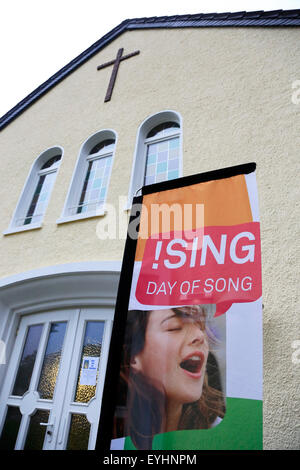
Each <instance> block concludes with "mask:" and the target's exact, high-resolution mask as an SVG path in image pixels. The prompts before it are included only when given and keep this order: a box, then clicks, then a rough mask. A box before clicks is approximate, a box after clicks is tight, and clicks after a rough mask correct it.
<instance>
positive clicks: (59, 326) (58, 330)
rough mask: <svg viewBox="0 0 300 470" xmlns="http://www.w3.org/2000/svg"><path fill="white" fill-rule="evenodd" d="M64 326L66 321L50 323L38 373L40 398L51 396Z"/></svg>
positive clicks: (49, 397) (62, 340)
mask: <svg viewBox="0 0 300 470" xmlns="http://www.w3.org/2000/svg"><path fill="white" fill-rule="evenodd" d="M66 326H67V324H66V322H65V323H52V324H51V329H50V334H49V338H48V344H47V349H46V352H45V357H44V362H43V367H42V371H41V375H40V382H39V386H38V392H39V394H40V398H44V399H52V398H53V394H54V389H55V385H56V379H57V374H58V370H59V364H60V359H61V352H62V346H63V342H64V337H65V332H66Z"/></svg>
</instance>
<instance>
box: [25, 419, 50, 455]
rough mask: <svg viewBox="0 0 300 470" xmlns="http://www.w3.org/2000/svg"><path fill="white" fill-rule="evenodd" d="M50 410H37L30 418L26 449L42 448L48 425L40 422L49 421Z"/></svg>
mask: <svg viewBox="0 0 300 470" xmlns="http://www.w3.org/2000/svg"><path fill="white" fill-rule="evenodd" d="M48 419H49V410H37V411H36V412H35V413H34V414H33V415H32V416H31V418H30V424H29V428H28V432H27V438H26V442H25V447H24V449H25V450H42V449H43V445H44V439H45V433H46V430H47V426H41V425H40V423H48Z"/></svg>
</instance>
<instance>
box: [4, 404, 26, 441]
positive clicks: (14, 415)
mask: <svg viewBox="0 0 300 470" xmlns="http://www.w3.org/2000/svg"><path fill="white" fill-rule="evenodd" d="M21 419H22V415H21V412H20V410H19V408H18V407H14V406H9V407H8V408H7V413H6V418H5V423H4V427H3V430H2V434H1V438H0V450H13V449H14V448H15V445H16V440H17V437H18V432H19V427H20V423H21Z"/></svg>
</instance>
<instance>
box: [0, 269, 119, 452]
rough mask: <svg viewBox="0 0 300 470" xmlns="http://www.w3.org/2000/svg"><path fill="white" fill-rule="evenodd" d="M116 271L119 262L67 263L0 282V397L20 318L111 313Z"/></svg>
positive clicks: (115, 286)
mask: <svg viewBox="0 0 300 470" xmlns="http://www.w3.org/2000/svg"><path fill="white" fill-rule="evenodd" d="M120 269H121V263H120V262H86V263H71V264H67V265H59V266H51V267H47V268H42V269H38V270H35V271H31V272H27V273H22V274H18V275H15V276H11V277H10V278H7V279H3V280H0V340H2V341H3V342H4V343H5V345H6V364H3V365H0V394H1V392H2V390H1V389H2V385H3V382H4V377H5V376H6V374H7V372H8V371H7V369H8V367H7V366H8V363H9V360H10V357H11V355H12V353H13V349H14V345H15V340H16V333H17V331H18V327H19V323H20V318H21V316H23V315H29V314H33V313H38V312H45V311H51V310H54V309H64V308H68V309H69V308H74V309H76V308H88V307H100V308H101V307H111V308H112V309H113V308H114V305H115V301H116V296H117V289H118V282H119V276H120ZM101 394H102V391H101ZM92 440H93V443H91V442H90V445H95V438H93V439H92ZM90 445H89V447H90Z"/></svg>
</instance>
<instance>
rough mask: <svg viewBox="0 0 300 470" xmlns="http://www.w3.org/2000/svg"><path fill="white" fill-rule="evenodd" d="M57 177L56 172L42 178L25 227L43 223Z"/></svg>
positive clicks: (26, 218) (27, 215)
mask: <svg viewBox="0 0 300 470" xmlns="http://www.w3.org/2000/svg"><path fill="white" fill-rule="evenodd" d="M55 176H56V172H53V173H49V174H48V175H42V176H40V178H39V181H38V184H37V187H36V189H35V192H34V195H33V198H32V201H31V203H30V206H29V209H28V211H27V214H26V217H25V220H24V225H28V224H31V223H38V222H40V221H41V219H42V217H43V215H44V213H45V210H46V205H47V201H48V199H49V197H50V194H51V191H52V187H53V184H54V181H55Z"/></svg>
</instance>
